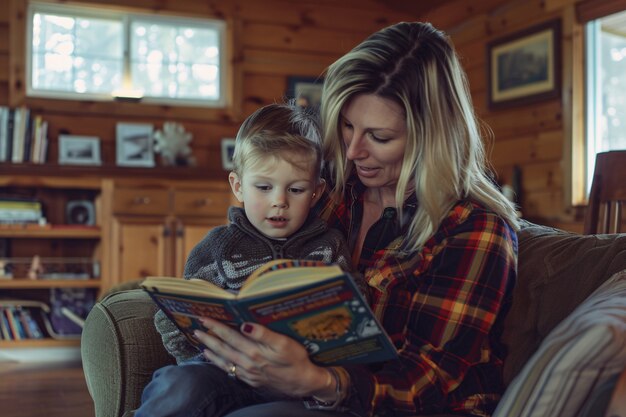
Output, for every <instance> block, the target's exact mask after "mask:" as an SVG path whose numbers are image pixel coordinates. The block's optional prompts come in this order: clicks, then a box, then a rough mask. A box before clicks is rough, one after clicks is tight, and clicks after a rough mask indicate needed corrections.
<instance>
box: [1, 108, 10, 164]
mask: <svg viewBox="0 0 626 417" xmlns="http://www.w3.org/2000/svg"><path fill="white" fill-rule="evenodd" d="M8 124H9V108H8V107H6V106H0V162H6V161H7V160H8V159H9V158H7V148H8V141H9V137H8V134H9V133H8V128H9V126H8Z"/></svg>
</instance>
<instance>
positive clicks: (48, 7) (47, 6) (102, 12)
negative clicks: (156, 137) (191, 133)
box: [25, 2, 233, 109]
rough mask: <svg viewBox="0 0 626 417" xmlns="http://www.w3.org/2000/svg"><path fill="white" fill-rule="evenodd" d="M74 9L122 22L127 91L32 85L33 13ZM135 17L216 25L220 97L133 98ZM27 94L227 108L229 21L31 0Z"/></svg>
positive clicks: (76, 12) (74, 13)
mask: <svg viewBox="0 0 626 417" xmlns="http://www.w3.org/2000/svg"><path fill="white" fill-rule="evenodd" d="M68 12H71V16H72V17H91V18H112V19H116V20H119V21H121V23H122V26H123V28H124V29H123V30H124V34H123V43H124V44H123V48H124V51H123V63H122V65H123V74H122V77H123V78H124V84H125V87H123V90H124V89H125V91H122V92H118V94H117V95H116V94H115V91H112V92H111V93H108V94H98V93H76V92H65V91H45V90H41V89H34V88H33V86H32V66H33V63H32V53H33V46H32V41H33V39H32V36H33V15H34V14H35V13H62V14H68ZM134 19H141V20H143V21H149V22H156V23H170V24H171V23H177V22H180V23H181V24H185V25H189V26H198V27H203V28H206V27H207V25H208V26H211V27H214V28H215V29H217V30H218V37H219V42H218V45H219V46H218V47H219V48H220V52H219V68H220V69H219V83H218V86H219V87H218V88H219V90H220V98H219V99H218V100H208V99H191V98H171V97H151V96H143V97H141V98H134V99H133V98H132V93H130V92H129V91H130V89H132V86H129V85H128V81H127V80H129V79H130V78H131V74H130V67H131V62H130V43H131V40H132V37H131V35H130V34H129V33H130V25H131V22H132V21H133V20H134ZM25 27H26V28H25V29H26V33H25V41H26V48H25V95H26V98H34V99H37V98H42V99H60V100H71V101H85V100H93V101H100V102H114V101H116V100H128V99H129V97H131V98H130V99H131V100H133V101H138V102H140V103H142V104H151V105H169V106H186V107H204V108H216V109H225V108H227V107H228V106H229V105H230V104H231V103H232V101H233V98H232V97H231V95H232V93H231V90H232V89H231V88H229V85H230V69H229V68H228V67H227V64H228V58H227V57H228V56H229V51H228V50H227V47H228V44H229V42H228V36H229V34H228V25H227V22H226V20H218V19H213V18H208V17H206V18H204V17H203V18H197V17H186V16H179V15H175V14H167V15H164V14H158V15H157V14H154V13H144V12H123V11H117V10H114V9H110V8H108V7H96V6H87V5H82V4H81V5H75V4H72V5H66V4H51V3H44V2H28V6H27V12H26V22H25ZM126 94H128V96H127V95H126Z"/></svg>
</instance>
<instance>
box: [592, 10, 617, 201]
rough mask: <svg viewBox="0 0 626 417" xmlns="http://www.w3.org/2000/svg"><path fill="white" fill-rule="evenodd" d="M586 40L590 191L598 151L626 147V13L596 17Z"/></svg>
mask: <svg viewBox="0 0 626 417" xmlns="http://www.w3.org/2000/svg"><path fill="white" fill-rule="evenodd" d="M586 39H587V46H586V50H587V97H588V99H587V135H586V136H587V192H588V191H589V189H590V187H591V179H592V177H593V168H594V164H595V157H596V153H598V152H606V151H611V150H618V149H626V12H622V13H617V14H614V15H611V16H607V17H603V18H601V19H598V20H593V21H591V22H589V23H588V24H587V27H586Z"/></svg>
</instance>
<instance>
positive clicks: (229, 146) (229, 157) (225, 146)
mask: <svg viewBox="0 0 626 417" xmlns="http://www.w3.org/2000/svg"><path fill="white" fill-rule="evenodd" d="M234 153H235V139H233V138H224V139H222V168H223V169H224V170H226V171H230V170H232V169H233V168H235V165H233V154H234Z"/></svg>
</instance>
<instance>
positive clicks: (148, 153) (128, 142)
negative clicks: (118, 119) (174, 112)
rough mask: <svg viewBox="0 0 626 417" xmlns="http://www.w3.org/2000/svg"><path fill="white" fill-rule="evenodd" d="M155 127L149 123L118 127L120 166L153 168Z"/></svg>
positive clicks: (117, 153)
mask: <svg viewBox="0 0 626 417" xmlns="http://www.w3.org/2000/svg"><path fill="white" fill-rule="evenodd" d="M153 131H154V126H153V125H152V124H149V123H118V124H117V125H116V134H115V136H116V143H115V144H116V147H115V154H116V162H117V165H119V166H127V167H153V166H154V165H155V163H154V137H153Z"/></svg>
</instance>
